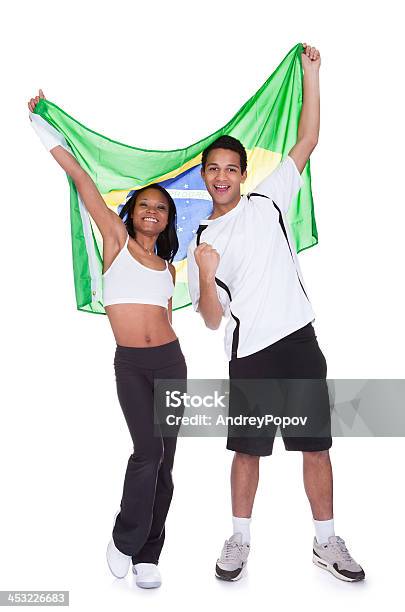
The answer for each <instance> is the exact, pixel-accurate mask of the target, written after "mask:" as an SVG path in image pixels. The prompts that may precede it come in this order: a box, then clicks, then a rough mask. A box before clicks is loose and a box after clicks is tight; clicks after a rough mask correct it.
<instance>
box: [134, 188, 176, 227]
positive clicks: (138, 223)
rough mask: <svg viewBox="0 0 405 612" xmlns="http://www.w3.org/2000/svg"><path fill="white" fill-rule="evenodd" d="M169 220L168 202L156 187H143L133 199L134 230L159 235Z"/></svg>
mask: <svg viewBox="0 0 405 612" xmlns="http://www.w3.org/2000/svg"><path fill="white" fill-rule="evenodd" d="M168 220H169V202H168V201H167V199H166V198H165V196H164V194H163V193H161V192H160V191H159V190H158V189H153V188H151V189H145V190H144V191H143V192H142V193H141V194H140V195H139V196H138V197H137V198H136V201H135V206H134V209H133V212H132V221H133V224H134V230H136V231H138V232H141V233H142V234H146V235H149V236H151V235H159V234H160V233H161V232H163V230H164V229H165V227H166V226H167V223H168Z"/></svg>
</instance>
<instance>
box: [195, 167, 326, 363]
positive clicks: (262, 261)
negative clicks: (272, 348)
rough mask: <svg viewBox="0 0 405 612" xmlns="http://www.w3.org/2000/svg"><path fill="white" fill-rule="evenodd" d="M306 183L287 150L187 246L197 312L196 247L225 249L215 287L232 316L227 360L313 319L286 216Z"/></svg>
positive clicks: (221, 251) (202, 225)
mask: <svg viewBox="0 0 405 612" xmlns="http://www.w3.org/2000/svg"><path fill="white" fill-rule="evenodd" d="M302 184H303V181H302V178H301V175H300V174H299V172H298V169H297V167H296V165H295V162H294V160H293V159H292V158H291V157H290V156H287V157H286V158H285V159H284V160H283V161H282V162H281V163H280V164H279V165H278V166H277V168H276V169H275V170H274V171H273V172H272V174H270V176H268V177H267V178H266V179H265V180H264V181H263V182H262V183H260V184H259V185H258V186H257V187H256V189H255V190H254V192H253V194H248V195H247V196H242V197H241V199H240V201H239V203H238V204H237V206H235V208H232V209H231V210H230V211H229V212H227V213H226V214H224V215H222V217H217V218H216V219H212V220H210V219H203V220H202V221H200V226H199V228H198V231H197V235H196V238H195V239H193V240H192V241H191V243H190V245H189V247H188V254H187V262H188V286H189V291H190V297H191V300H192V303H193V306H194V309H195V310H197V309H198V301H199V298H200V288H199V270H198V266H197V264H196V262H195V258H194V250H195V248H196V246H197V244H200V243H201V242H206V243H208V244H210V245H211V246H212V247H213V248H214V249H216V250H217V251H218V253H219V255H220V263H219V266H218V269H217V272H216V286H217V293H218V298H219V300H220V302H221V305H222V307H223V310H224V314H225V316H228V317H229V321H228V323H227V326H226V330H225V352H226V354H227V357H228V359H229V360H230V359H232V358H235V357H238V358H239V357H246V356H248V355H252V354H253V353H256V352H257V351H260V350H261V349H263V348H265V347H267V346H269V345H271V344H273V343H274V342H277V340H280V339H281V338H284V337H285V336H287V335H288V334H291V333H292V332H294V331H296V330H297V329H300V328H301V327H304V325H306V324H307V323H309V322H312V321H314V319H315V314H314V311H313V309H312V306H311V303H310V301H309V299H308V297H307V293H308V292H307V290H306V287H305V285H304V281H303V278H302V273H301V269H300V266H299V263H298V257H297V252H296V249H295V246H294V241H293V239H292V236H291V233H290V229H289V226H288V222H287V219H286V213H287V211H288V208H289V206H290V203H291V200H292V199H293V198H294V197H295V196H296V195H297V193H298V191H299V190H300V188H301V186H302ZM255 194H262V195H255ZM263 196H267V197H263Z"/></svg>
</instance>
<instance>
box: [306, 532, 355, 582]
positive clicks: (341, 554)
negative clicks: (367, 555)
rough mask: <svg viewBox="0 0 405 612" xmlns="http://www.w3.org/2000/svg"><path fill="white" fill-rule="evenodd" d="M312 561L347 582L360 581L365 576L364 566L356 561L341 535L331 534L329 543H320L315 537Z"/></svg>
mask: <svg viewBox="0 0 405 612" xmlns="http://www.w3.org/2000/svg"><path fill="white" fill-rule="evenodd" d="M312 561H313V562H314V563H315V565H317V566H318V567H322V568H323V569H326V570H328V571H329V572H331V574H333V575H334V576H335V577H336V578H339V579H340V580H345V581H346V582H358V581H359V580H364V578H365V573H364V570H363V568H362V567H361V565H359V564H358V563H356V561H355V560H354V559H353V557H352V556H351V554H350V553H349V551H348V550H347V548H346V544H345V541H344V540H342V538H339V536H331V537H330V538H329V539H328V543H327V544H318V542H317V539H316V538H314V545H313V557H312Z"/></svg>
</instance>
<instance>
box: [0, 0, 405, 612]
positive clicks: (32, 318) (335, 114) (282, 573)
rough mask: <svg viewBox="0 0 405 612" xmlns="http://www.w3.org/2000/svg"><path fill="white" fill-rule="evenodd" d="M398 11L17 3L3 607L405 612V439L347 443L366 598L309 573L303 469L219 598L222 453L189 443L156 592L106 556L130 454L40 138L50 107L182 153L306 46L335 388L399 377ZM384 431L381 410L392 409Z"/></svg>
mask: <svg viewBox="0 0 405 612" xmlns="http://www.w3.org/2000/svg"><path fill="white" fill-rule="evenodd" d="M400 4H401V3H399V2H392V1H387V0H386V1H385V2H384V3H375V2H353V1H351V2H343V1H341V2H339V3H336V4H334V5H331V3H328V2H317V1H315V2H307V3H306V2H296V1H291V0H290V1H289V2H288V3H277V5H276V3H269V2H258V1H255V0H249V2H236V1H233V2H220V1H217V2H208V1H204V0H199V1H198V2H179V1H177V2H176V1H171V2H167V3H164V2H142V3H138V2H128V3H125V2H122V1H121V0H115V2H112V3H111V2H85V1H82V2H77V1H73V0H71V1H70V2H65V3H56V2H49V1H48V0H44V1H43V2H32V3H28V2H26V3H24V2H12V3H8V4H7V7H6V9H4V8H3V17H4V11H5V14H6V17H7V20H6V22H5V21H4V18H3V33H2V37H1V42H0V44H1V64H2V85H3V88H2V90H3V91H2V96H1V105H2V128H1V135H2V139H1V141H2V142H1V155H2V163H1V169H2V228H3V231H2V237H1V240H0V244H1V265H2V267H1V269H2V273H1V276H0V279H1V288H2V298H1V309H2V318H1V323H2V357H3V383H2V385H1V393H2V396H3V397H2V402H1V408H2V424H1V446H0V452H1V456H0V461H1V491H2V502H1V504H0V526H1V547H0V551H1V552H0V588H1V589H21V590H23V589H25V590H27V589H36V590H38V589H54V590H56V589H65V590H70V597H71V607H72V608H73V609H75V610H85V609H89V606H90V605H91V602H93V607H94V609H96V607H97V609H100V608H101V607H102V606H103V605H105V606H106V607H107V606H108V607H111V606H115V607H116V609H119V610H133V609H141V610H149V609H152V608H153V609H154V610H167V609H169V608H177V609H179V608H182V607H184V608H186V607H187V609H190V608H191V609H193V610H206V609H207V608H213V607H214V606H215V608H220V607H221V608H222V609H225V606H226V609H230V610H245V609H246V608H247V607H249V609H254V608H256V607H259V606H260V607H263V608H265V609H270V610H271V609H278V608H279V607H280V606H283V607H287V609H295V608H298V607H299V609H300V610H313V609H314V608H315V609H317V608H318V609H319V608H320V607H326V608H327V609H329V610H341V609H342V607H344V606H350V607H353V608H354V606H356V608H357V609H362V610H363V609H364V610H365V609H367V610H373V609H381V608H382V607H383V606H384V607H385V606H386V604H387V601H388V600H389V599H391V598H393V597H397V598H399V597H401V599H402V588H401V582H402V570H403V568H402V564H403V546H404V534H403V529H402V521H403V519H402V517H403V513H404V494H403V487H402V485H401V482H402V478H403V476H402V473H403V469H402V466H403V451H404V442H403V439H399V438H398V439H395V438H393V439H381V438H375V439H336V440H335V441H334V445H333V448H332V450H331V456H332V460H333V466H334V475H335V525H336V530H337V533H338V534H339V535H341V536H342V537H343V538H345V539H346V541H347V543H348V545H349V547H350V549H351V551H352V553H353V555H354V557H355V558H356V559H357V560H358V561H359V562H360V563H361V564H362V565H363V566H364V568H365V571H366V574H367V580H366V581H365V582H364V583H362V584H354V585H353V584H352V585H351V584H346V583H343V582H340V581H337V580H336V579H335V578H333V576H332V575H330V574H328V573H326V572H323V571H321V570H320V569H318V568H316V567H315V566H313V564H312V562H311V544H312V537H313V528H312V522H311V514H310V511H309V506H308V504H307V501H306V499H305V494H304V490H303V486H302V479H301V469H302V468H301V463H302V460H301V456H300V455H299V454H295V453H286V452H285V451H284V449H283V445H282V443H280V439H278V440H277V441H276V445H275V454H274V456H273V457H271V458H268V459H264V460H262V466H261V482H260V487H259V492H258V495H257V501H256V505H255V509H254V515H253V516H254V518H253V522H252V551H251V556H250V560H249V574H248V577H247V578H246V579H244V580H243V581H241V582H239V583H236V584H227V583H223V582H220V581H218V580H216V579H215V578H214V572H213V570H214V564H215V560H216V558H217V556H218V554H219V552H220V549H221V547H222V544H223V541H224V539H225V538H226V537H229V535H230V533H231V510H230V491H229V468H230V462H231V459H232V454H231V453H230V452H229V451H226V450H225V441H224V439H212V440H208V439H197V440H195V439H181V440H180V441H179V444H178V452H177V456H176V463H175V470H174V477H175V496H174V500H173V504H172V508H171V511H170V515H169V518H168V521H167V538H166V544H165V548H164V550H163V553H162V557H161V570H162V574H163V580H164V583H163V585H162V588H161V589H159V590H157V591H154V592H148V591H142V590H140V589H138V588H137V587H136V586H135V582H134V580H133V577H132V575H129V576H128V578H127V579H125V580H122V581H119V580H114V578H113V577H112V576H111V575H110V573H109V571H108V568H107V565H106V562H105V547H106V545H107V542H108V539H109V537H110V534H111V528H112V520H113V516H114V513H115V511H116V509H118V506H119V501H120V497H121V492H122V483H123V476H124V470H125V468H126V462H127V458H128V456H129V454H130V453H131V442H130V437H129V433H128V431H127V429H126V425H125V421H124V418H123V416H122V413H121V409H120V407H119V404H118V400H117V397H116V391H115V379H114V373H113V353H114V348H115V344H114V339H113V336H112V332H111V330H110V327H109V325H108V321H107V319H106V317H105V316H95V315H90V314H85V313H81V312H78V311H77V310H76V309H75V301H74V289H73V277H72V265H71V246H70V227H69V212H68V186H67V182H66V178H65V176H64V174H63V172H62V171H61V170H60V168H59V167H58V166H57V165H56V164H55V162H54V161H53V159H52V158H51V156H50V155H49V154H48V153H47V152H46V151H45V150H44V149H43V148H42V146H41V144H40V143H39V141H38V140H37V138H36V136H35V134H34V132H33V131H32V130H31V128H30V126H29V121H28V110H27V101H28V99H29V98H30V97H31V96H33V95H35V94H36V93H37V89H38V87H42V88H43V89H44V91H45V94H46V95H47V97H48V98H49V99H50V100H52V101H54V102H55V103H57V104H58V105H60V106H62V108H63V109H64V110H66V111H67V112H68V113H69V114H71V115H73V117H75V118H76V119H78V120H79V121H81V122H82V123H84V124H85V125H87V126H88V127H91V128H93V129H94V130H96V131H98V132H101V133H102V134H105V135H107V136H109V137H111V138H114V139H117V140H120V141H123V142H126V143H128V144H133V145H136V146H139V147H145V148H152V149H170V148H178V147H182V146H186V145H188V144H191V143H192V142H194V141H196V140H198V139H200V138H202V137H204V136H206V135H207V134H210V133H212V132H213V131H214V130H216V129H217V128H218V127H220V126H222V125H223V124H224V123H225V122H226V121H227V120H228V119H229V118H230V117H231V116H232V115H233V114H234V113H235V112H236V111H237V110H238V109H239V108H240V106H241V105H242V104H243V103H244V102H245V101H246V100H247V99H248V98H249V97H250V96H251V95H252V94H253V93H254V92H255V91H256V90H257V89H258V88H259V87H260V86H261V85H262V83H263V82H264V81H265V80H266V79H267V77H268V76H269V75H270V74H271V73H272V72H273V70H274V69H275V68H276V66H277V65H278V64H279V63H280V61H281V60H282V59H283V57H284V56H285V55H286V53H287V52H288V51H289V50H290V49H291V48H292V47H293V46H294V45H295V44H297V42H307V43H309V44H311V45H313V46H316V47H317V48H319V49H320V52H321V57H322V66H321V79H320V81H321V133H320V140H319V144H318V147H317V149H316V150H315V152H314V153H313V155H312V180H313V194H314V201H315V207H316V218H317V223H318V230H319V245H318V246H317V247H315V248H313V249H310V250H309V251H306V252H304V253H302V254H301V255H300V262H301V266H302V270H303V274H304V278H305V282H306V285H307V287H308V290H309V292H310V297H311V302H312V304H313V307H314V310H315V313H316V315H317V317H316V321H315V324H314V325H315V330H316V333H317V337H318V342H319V345H320V347H321V349H322V350H323V352H324V354H325V356H326V359H327V362H328V377H330V378H333V377H335V378H345V377H348V378H402V377H404V373H405V364H404V360H403V346H404V341H405V332H404V326H403V309H404V293H403V286H402V279H403V276H404V262H403V250H402V248H401V247H402V240H403V235H404V221H405V213H404V197H403V159H402V158H403V141H404V130H403V94H404V89H403V69H404V68H403V66H404V63H403V27H402V25H403V24H402V21H401V19H400V15H399V8H400ZM174 328H175V330H176V332H177V333H178V335H179V338H180V341H181V345H182V348H183V352H184V354H185V356H186V359H187V362H188V367H189V375H190V377H199V378H203V377H215V378H220V377H223V376H226V374H227V363H226V361H225V356H224V353H223V348H222V334H221V333H220V332H211V331H209V330H206V329H205V328H204V326H203V325H202V323H201V321H200V320H199V317H198V315H197V314H195V313H194V312H192V311H191V309H185V310H181V311H179V312H178V313H175V315H174ZM381 410H384V406H381Z"/></svg>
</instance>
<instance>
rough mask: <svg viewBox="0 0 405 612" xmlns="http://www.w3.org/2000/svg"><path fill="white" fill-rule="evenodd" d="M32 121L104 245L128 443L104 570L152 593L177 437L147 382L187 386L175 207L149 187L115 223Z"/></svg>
mask: <svg viewBox="0 0 405 612" xmlns="http://www.w3.org/2000/svg"><path fill="white" fill-rule="evenodd" d="M43 97H44V95H43V93H42V91H41V90H39V96H36V97H35V98H31V100H30V101H29V103H28V108H29V110H30V111H31V113H33V111H34V109H35V106H36V104H37V103H38V101H39V99H40V98H43ZM30 119H31V121H32V126H33V127H34V129H35V131H36V132H37V134H38V136H39V138H40V139H41V141H42V142H43V144H44V145H45V146H46V148H47V149H48V150H49V151H51V153H52V156H53V157H54V158H55V160H56V161H57V162H58V164H59V165H60V166H61V167H62V168H63V169H64V170H65V172H67V174H68V175H69V176H70V177H71V178H72V180H73V181H74V183H75V185H76V188H77V190H78V192H79V193H80V196H81V198H82V201H83V203H84V205H85V207H86V209H87V210H88V212H89V214H90V215H91V217H92V218H93V219H94V222H95V223H96V225H97V227H98V228H99V230H100V233H101V235H102V237H103V302H104V306H105V310H106V313H107V316H108V319H109V321H110V324H111V327H112V331H113V334H114V337H115V340H116V344H117V346H116V351H115V357H114V368H115V375H116V382H117V392H118V398H119V402H120V404H121V408H122V411H123V413H124V416H125V419H126V422H127V425H128V428H129V431H130V434H131V437H132V441H133V443H134V452H133V454H132V455H131V456H130V458H129V461H128V466H127V470H126V474H125V480H124V487H123V495H122V500H121V508H120V512H119V513H117V515H116V517H115V524H114V528H113V533H112V539H111V541H110V542H109V544H108V547H107V561H108V565H109V567H110V570H111V572H112V573H113V574H114V576H116V577H117V578H123V577H124V576H126V574H127V572H128V569H129V565H130V561H131V557H132V562H133V571H134V573H135V574H136V583H137V585H138V586H140V587H144V588H153V587H158V586H160V584H161V577H160V572H159V570H158V567H157V565H158V561H159V555H160V552H161V550H162V546H163V542H164V537H165V520H166V516H167V512H168V509H169V506H170V502H171V498H172V493H173V482H172V476H171V471H172V466H173V459H174V453H175V448H176V436H175V435H174V436H173V435H172V436H170V437H164V436H162V434H161V433H160V431H158V434H159V435H156V431H155V429H154V406H153V397H154V380H155V379H159V378H160V379H179V380H183V381H184V380H185V379H186V377H187V370H186V364H185V361H184V357H183V354H182V352H181V349H180V345H179V341H178V339H177V336H176V334H175V333H174V331H173V328H172V326H171V320H172V314H171V313H172V295H173V290H174V283H175V268H174V266H173V265H172V263H169V262H172V261H173V258H174V256H175V254H176V252H177V250H178V240H177V235H176V230H175V224H176V207H175V204H174V202H173V200H172V198H171V196H170V195H169V193H168V192H167V191H166V190H165V189H163V187H161V186H160V185H157V184H154V185H149V186H148V187H145V188H142V189H139V190H138V191H136V192H134V193H133V194H132V196H131V197H130V198H129V199H128V200H127V202H126V204H125V206H124V207H123V209H122V211H121V213H120V216H118V215H116V214H115V212H113V211H112V210H110V209H109V208H108V207H107V206H106V204H105V202H104V200H103V198H102V197H101V195H100V193H99V192H98V190H97V188H96V186H95V184H94V182H93V181H92V179H91V178H90V176H89V175H88V174H87V173H86V172H85V171H84V170H83V169H82V168H81V166H80V165H79V163H78V162H77V161H76V159H75V157H74V156H73V155H72V154H71V153H70V150H69V147H68V145H67V143H66V141H65V139H64V138H63V136H62V135H61V134H60V133H59V132H57V131H56V130H55V129H54V128H53V127H52V126H51V125H50V124H48V123H47V122H46V121H45V120H44V119H42V117H40V116H39V115H35V114H31V115H30ZM121 217H122V218H121ZM124 218H126V220H125V222H124V221H123V219H124Z"/></svg>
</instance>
